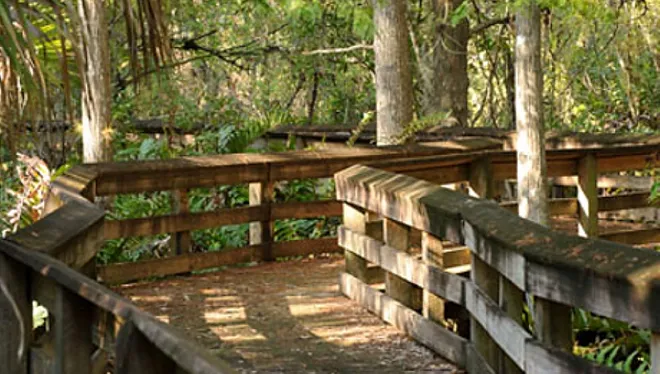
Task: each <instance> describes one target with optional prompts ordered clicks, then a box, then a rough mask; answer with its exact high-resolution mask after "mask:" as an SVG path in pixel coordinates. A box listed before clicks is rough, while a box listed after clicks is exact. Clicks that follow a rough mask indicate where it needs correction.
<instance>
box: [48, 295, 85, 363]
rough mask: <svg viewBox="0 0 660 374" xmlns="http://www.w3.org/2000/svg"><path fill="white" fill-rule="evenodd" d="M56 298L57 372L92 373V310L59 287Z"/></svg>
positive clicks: (76, 296)
mask: <svg viewBox="0 0 660 374" xmlns="http://www.w3.org/2000/svg"><path fill="white" fill-rule="evenodd" d="M56 290H57V291H56V296H55V310H53V311H52V312H53V314H54V319H55V324H54V325H55V326H54V332H55V341H54V345H55V360H54V368H53V373H60V374H69V373H71V374H77V373H80V374H88V373H90V372H91V371H92V353H93V352H94V347H93V345H92V334H91V332H92V330H91V326H92V308H93V306H92V305H91V304H90V303H88V302H87V301H86V300H84V299H82V298H81V297H80V296H78V295H76V294H74V293H72V292H70V291H69V290H66V289H64V288H63V287H61V286H60V287H57V289H56Z"/></svg>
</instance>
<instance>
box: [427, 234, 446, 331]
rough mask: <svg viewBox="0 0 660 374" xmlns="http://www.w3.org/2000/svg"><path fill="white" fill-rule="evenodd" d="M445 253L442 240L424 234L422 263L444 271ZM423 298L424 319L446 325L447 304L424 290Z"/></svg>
mask: <svg viewBox="0 0 660 374" xmlns="http://www.w3.org/2000/svg"><path fill="white" fill-rule="evenodd" d="M443 252H444V248H443V246H442V239H439V238H436V237H434V236H433V235H431V234H429V233H427V232H422V261H424V262H425V263H426V264H428V265H429V266H434V267H436V268H438V269H442V268H444V262H443V256H444V254H443ZM423 297H424V299H423V305H422V315H423V316H424V318H428V319H429V320H431V321H433V322H436V323H439V324H441V325H444V324H445V323H446V321H445V302H444V301H443V300H442V299H441V298H439V297H437V296H435V295H433V294H432V293H430V292H429V291H428V290H426V289H424V290H423Z"/></svg>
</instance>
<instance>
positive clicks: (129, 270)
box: [98, 245, 263, 283]
mask: <svg viewBox="0 0 660 374" xmlns="http://www.w3.org/2000/svg"><path fill="white" fill-rule="evenodd" d="M262 252H263V249H262V247H261V246H260V245H255V246H249V247H244V248H235V249H229V250H224V251H220V252H204V253H186V254H183V255H180V256H173V257H166V258H161V259H153V260H144V261H139V262H125V263H118V264H112V265H106V266H101V267H99V269H98V270H99V271H98V276H99V279H100V280H101V281H102V282H104V283H125V282H130V281H134V280H138V279H144V278H149V277H164V276H167V275H175V274H182V273H189V272H191V271H196V270H204V269H210V268H215V267H220V266H226V265H235V264H241V263H247V262H253V261H261V260H263V253H262Z"/></svg>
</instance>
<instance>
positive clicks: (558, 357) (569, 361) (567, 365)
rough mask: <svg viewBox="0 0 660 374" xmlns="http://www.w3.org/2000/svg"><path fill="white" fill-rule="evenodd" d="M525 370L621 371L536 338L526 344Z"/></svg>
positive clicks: (560, 373)
mask: <svg viewBox="0 0 660 374" xmlns="http://www.w3.org/2000/svg"><path fill="white" fill-rule="evenodd" d="M524 352H525V372H526V373H527V374H546V373H553V374H574V373H584V374H614V373H620V371H617V370H614V369H611V368H608V367H605V366H599V365H598V364H596V363H594V362H591V361H587V360H585V359H583V358H581V357H578V356H575V355H573V354H571V353H569V352H566V351H562V350H560V349H553V348H550V347H547V346H544V345H542V344H541V343H539V342H537V341H535V340H532V339H530V340H528V341H527V342H526V344H525V349H524Z"/></svg>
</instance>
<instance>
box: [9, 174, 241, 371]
mask: <svg viewBox="0 0 660 374" xmlns="http://www.w3.org/2000/svg"><path fill="white" fill-rule="evenodd" d="M94 178H95V175H93V174H90V173H86V172H84V170H80V169H79V170H78V172H76V170H74V172H72V173H70V174H69V175H67V176H65V177H63V178H61V179H60V180H59V181H58V184H57V185H56V187H55V188H54V189H53V191H52V192H51V195H50V196H49V199H48V202H47V208H46V209H47V212H48V215H46V216H45V217H43V218H42V219H41V220H39V221H37V222H36V223H35V224H33V225H32V226H29V227H27V228H25V229H23V230H20V231H18V232H17V233H15V234H14V235H12V236H10V237H9V238H8V239H7V240H4V239H3V240H0V336H1V337H2V338H1V339H0V371H2V372H3V373H12V374H19V373H66V374H77V373H81V374H89V373H92V374H97V373H98V374H104V373H106V365H107V364H108V362H109V360H112V362H113V364H114V368H115V372H117V373H136V374H137V373H163V374H164V373H175V372H176V373H191V374H193V373H197V374H202V373H203V374H212V373H214V374H219V373H234V371H233V370H232V369H231V368H229V367H228V366H227V365H226V364H225V363H224V362H222V361H220V360H218V359H217V358H216V357H214V356H212V355H210V354H209V353H207V352H206V351H204V350H201V349H199V348H197V346H196V345H194V344H193V343H192V342H190V341H188V340H187V339H186V338H184V337H182V336H181V335H180V334H179V333H178V332H177V331H175V330H174V329H173V328H171V327H169V326H167V325H165V324H163V323H161V322H159V321H157V320H156V319H155V318H153V317H152V316H150V315H149V314H147V313H145V312H142V311H141V310H140V309H138V308H137V307H136V306H134V305H133V304H132V303H131V302H130V301H128V300H126V299H124V298H122V297H121V296H119V295H116V294H115V293H113V292H112V291H110V290H109V289H107V288H105V287H103V286H101V285H100V284H98V283H96V281H95V280H92V278H93V277H95V274H94V273H95V262H94V256H95V255H96V252H97V251H98V250H99V249H100V246H101V243H102V242H103V239H104V238H103V223H104V212H103V211H102V210H101V209H99V208H98V207H96V206H95V205H94V204H92V203H91V202H89V201H87V200H86V199H85V198H84V197H83V196H82V195H87V196H90V192H93V189H92V188H91V187H92V186H93V184H94ZM90 277H92V278H90ZM33 301H36V302H37V303H38V304H39V305H42V306H44V307H45V308H46V309H47V310H48V319H47V322H46V323H45V325H44V326H42V327H39V328H36V329H35V328H33V327H34V326H33V307H34V306H33ZM46 326H47V328H46Z"/></svg>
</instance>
